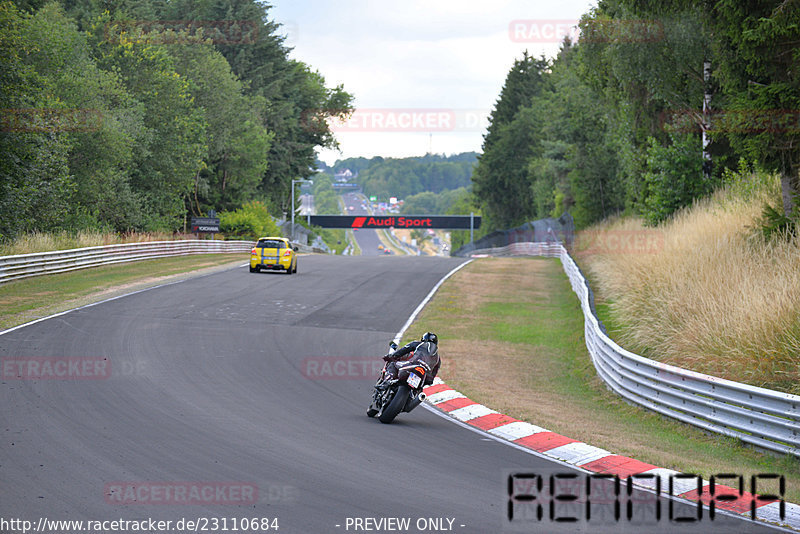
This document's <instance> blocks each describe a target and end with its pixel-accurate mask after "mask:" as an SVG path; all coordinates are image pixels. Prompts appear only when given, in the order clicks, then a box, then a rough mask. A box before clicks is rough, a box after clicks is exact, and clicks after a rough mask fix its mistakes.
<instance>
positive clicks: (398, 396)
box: [378, 384, 411, 424]
mask: <svg viewBox="0 0 800 534" xmlns="http://www.w3.org/2000/svg"><path fill="white" fill-rule="evenodd" d="M410 392H411V388H409V387H408V386H406V385H405V384H403V385H402V386H399V387H398V388H397V393H395V394H394V397H392V400H391V402H390V403H389V405H388V406H387V407H386V408H384V409H383V412H381V415H380V417H379V418H378V419H380V421H381V423H386V424H389V423H391V422H392V421H394V418H395V417H397V414H399V413H400V412H402V411H403V408H404V407H405V405H406V402H408V394H409V393H410Z"/></svg>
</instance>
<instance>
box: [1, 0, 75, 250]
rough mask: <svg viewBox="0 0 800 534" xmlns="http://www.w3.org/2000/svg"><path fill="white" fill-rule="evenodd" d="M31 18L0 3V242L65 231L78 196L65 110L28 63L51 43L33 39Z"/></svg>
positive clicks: (45, 80)
mask: <svg viewBox="0 0 800 534" xmlns="http://www.w3.org/2000/svg"><path fill="white" fill-rule="evenodd" d="M31 24H32V20H31V17H30V16H29V15H27V14H24V13H22V12H20V11H19V10H18V9H17V8H16V7H15V6H14V4H13V3H10V2H2V3H0V110H2V111H1V113H2V117H1V119H2V125H1V126H2V127H1V128H0V153H2V157H0V213H2V214H3V216H2V217H0V240H8V239H12V238H14V237H15V236H16V235H17V234H19V233H21V232H31V231H35V230H40V231H47V230H55V229H59V228H60V227H62V226H63V224H64V223H65V221H66V218H67V217H68V214H69V203H70V201H71V199H72V198H73V195H74V193H75V190H76V186H75V181H74V180H73V178H72V177H71V176H70V173H69V164H68V155H69V149H70V142H69V139H68V137H67V134H66V130H67V129H68V128H69V127H70V122H69V121H70V117H69V114H68V113H63V112H61V111H59V110H63V109H64V108H65V106H64V105H63V103H61V102H59V101H58V99H57V98H56V97H54V96H53V95H52V94H51V93H50V92H49V90H50V89H51V85H50V80H48V79H47V78H46V77H44V76H42V75H40V74H39V73H37V72H36V69H35V67H34V65H32V64H31V63H30V62H29V61H28V59H29V56H30V55H31V54H35V53H41V52H42V51H43V50H48V49H49V47H50V43H49V42H47V41H43V42H37V41H36V40H34V39H33V37H32V35H31V32H30V27H31Z"/></svg>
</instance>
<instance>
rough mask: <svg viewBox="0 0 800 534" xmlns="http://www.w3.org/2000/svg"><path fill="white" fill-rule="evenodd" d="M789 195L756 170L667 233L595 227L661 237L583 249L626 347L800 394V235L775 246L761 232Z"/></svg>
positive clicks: (627, 223) (620, 223)
mask: <svg viewBox="0 0 800 534" xmlns="http://www.w3.org/2000/svg"><path fill="white" fill-rule="evenodd" d="M779 198H780V184H779V182H778V180H777V178H772V177H770V178H764V177H761V178H759V177H757V176H750V177H748V178H745V179H744V181H743V182H741V183H737V184H734V185H732V186H729V187H728V188H726V189H723V190H721V191H718V192H717V193H716V194H715V195H714V196H713V197H712V198H709V199H706V200H703V201H700V202H698V203H697V204H695V205H694V206H693V207H691V208H688V209H686V210H684V211H682V212H680V213H678V214H677V215H676V216H675V217H674V218H673V219H672V220H671V221H669V222H668V223H666V224H664V225H663V226H662V227H659V228H658V229H646V228H644V227H643V226H642V223H641V221H639V220H634V219H621V220H615V221H610V222H607V223H605V224H603V225H600V226H599V227H597V228H593V229H592V230H591V231H592V232H594V233H595V234H601V235H605V236H608V235H614V234H615V233H616V234H625V235H627V233H633V234H636V233H641V234H643V235H649V236H650V237H649V242H650V243H653V242H655V243H658V246H657V247H652V246H651V247H649V248H647V249H642V250H636V249H635V247H633V248H629V249H627V250H626V249H624V248H621V249H619V250H613V249H611V248H610V247H606V249H605V250H601V251H600V252H599V253H598V251H597V249H595V253H591V252H592V250H588V253H587V252H584V253H580V252H579V253H578V257H579V258H582V259H581V263H582V264H583V265H585V266H587V267H588V269H589V272H590V273H591V276H592V278H593V281H594V284H595V286H596V290H597V291H598V293H599V296H600V297H601V298H602V299H606V300H607V301H608V302H609V303H610V307H611V313H612V314H613V316H614V318H615V320H617V321H618V322H619V323H620V324H621V325H623V327H624V328H623V331H624V333H623V334H622V335H621V338H620V340H619V341H620V342H621V344H622V345H623V346H625V347H626V348H628V349H629V350H632V351H634V352H638V353H640V354H643V355H645V356H648V357H650V358H653V359H656V360H660V361H664V362H668V363H672V364H674V365H679V366H681V367H685V368H689V369H692V370H695V371H699V372H703V373H707V374H712V375H716V376H720V377H724V378H729V379H732V380H737V381H742V382H747V383H750V384H754V385H760V386H766V387H771V388H775V389H781V390H784V391H789V392H792V393H800V239H798V238H793V239H788V240H780V239H779V240H774V241H772V242H768V241H766V240H765V239H764V238H763V237H761V236H760V235H759V234H758V232H757V231H756V230H755V227H756V225H757V221H758V219H759V218H760V216H761V212H762V209H763V207H764V204H765V202H770V203H771V204H773V205H775V204H777V200H778V199H779ZM653 232H657V233H658V239H656V240H653V238H652V233H653ZM617 242H619V240H617ZM584 248H585V247H584Z"/></svg>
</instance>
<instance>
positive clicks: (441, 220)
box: [310, 215, 481, 230]
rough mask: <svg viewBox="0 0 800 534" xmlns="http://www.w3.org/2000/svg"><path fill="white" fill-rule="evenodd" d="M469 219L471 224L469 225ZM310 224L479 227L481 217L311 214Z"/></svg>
mask: <svg viewBox="0 0 800 534" xmlns="http://www.w3.org/2000/svg"><path fill="white" fill-rule="evenodd" d="M470 220H471V221H472V226H470ZM310 222H311V224H313V225H315V226H321V227H322V228H390V227H391V228H440V229H442V228H449V229H451V230H469V229H470V228H475V229H477V228H480V227H481V218H480V217H471V216H469V215H312V216H311V221H310Z"/></svg>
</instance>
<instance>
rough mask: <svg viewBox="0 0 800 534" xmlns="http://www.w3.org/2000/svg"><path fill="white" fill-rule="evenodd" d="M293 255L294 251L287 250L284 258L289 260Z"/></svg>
mask: <svg viewBox="0 0 800 534" xmlns="http://www.w3.org/2000/svg"><path fill="white" fill-rule="evenodd" d="M291 255H292V251H291V250H287V251H286V252H284V253H283V257H284V258H288V257H289V256H291Z"/></svg>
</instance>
